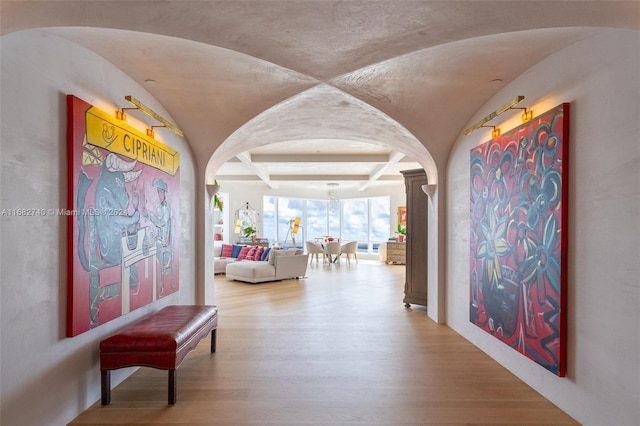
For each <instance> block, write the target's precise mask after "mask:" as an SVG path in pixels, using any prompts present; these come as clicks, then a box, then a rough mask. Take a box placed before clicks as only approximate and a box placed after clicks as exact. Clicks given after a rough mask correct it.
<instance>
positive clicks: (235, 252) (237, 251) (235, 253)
mask: <svg viewBox="0 0 640 426" xmlns="http://www.w3.org/2000/svg"><path fill="white" fill-rule="evenodd" d="M242 247H243V246H239V245H236V244H234V245H233V253H231V257H235V258H236V259H237V258H238V255H239V254H240V250H242Z"/></svg>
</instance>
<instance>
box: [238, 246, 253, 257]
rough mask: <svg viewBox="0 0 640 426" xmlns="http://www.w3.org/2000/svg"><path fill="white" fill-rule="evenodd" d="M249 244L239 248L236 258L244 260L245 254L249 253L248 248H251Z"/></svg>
mask: <svg viewBox="0 0 640 426" xmlns="http://www.w3.org/2000/svg"><path fill="white" fill-rule="evenodd" d="M251 248H252V247H251V246H243V247H242V248H241V249H240V253H238V260H244V259H246V258H247V254H249V250H251Z"/></svg>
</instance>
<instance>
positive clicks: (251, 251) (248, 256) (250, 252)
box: [246, 247, 256, 260]
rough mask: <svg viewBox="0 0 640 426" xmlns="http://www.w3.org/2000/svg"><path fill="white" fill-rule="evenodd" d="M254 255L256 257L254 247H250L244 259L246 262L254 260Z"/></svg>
mask: <svg viewBox="0 0 640 426" xmlns="http://www.w3.org/2000/svg"><path fill="white" fill-rule="evenodd" d="M255 255H256V248H255V247H251V249H250V250H249V252H248V253H247V257H246V259H247V260H255Z"/></svg>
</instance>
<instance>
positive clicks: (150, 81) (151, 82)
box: [144, 78, 158, 85]
mask: <svg viewBox="0 0 640 426" xmlns="http://www.w3.org/2000/svg"><path fill="white" fill-rule="evenodd" d="M144 82H145V83H147V84H150V85H154V84H157V83H158V82H157V81H155V80H154V79H152V78H147V79H146V80H145V81H144Z"/></svg>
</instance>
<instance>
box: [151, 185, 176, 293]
mask: <svg viewBox="0 0 640 426" xmlns="http://www.w3.org/2000/svg"><path fill="white" fill-rule="evenodd" d="M153 186H154V187H155V188H156V189H157V191H158V199H159V200H160V203H159V204H158V207H157V208H156V212H155V214H154V213H151V214H149V220H151V222H152V223H153V224H154V225H155V226H156V228H157V234H156V246H157V251H156V253H157V259H158V263H159V264H160V296H163V295H164V273H165V272H172V261H173V247H172V244H171V232H172V229H171V226H172V225H171V222H172V221H171V206H170V205H169V200H167V192H169V187H168V186H167V184H166V182H165V181H164V180H162V179H161V178H155V179H154V180H153ZM145 214H146V211H145ZM171 288H173V272H172V274H171Z"/></svg>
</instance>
